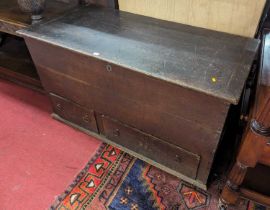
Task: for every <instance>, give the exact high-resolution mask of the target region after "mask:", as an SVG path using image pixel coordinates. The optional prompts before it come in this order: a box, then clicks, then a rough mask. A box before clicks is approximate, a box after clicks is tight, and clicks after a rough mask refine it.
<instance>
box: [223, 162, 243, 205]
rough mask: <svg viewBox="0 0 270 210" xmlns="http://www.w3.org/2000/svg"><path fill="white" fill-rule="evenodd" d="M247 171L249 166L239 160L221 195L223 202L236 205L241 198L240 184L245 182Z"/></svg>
mask: <svg viewBox="0 0 270 210" xmlns="http://www.w3.org/2000/svg"><path fill="white" fill-rule="evenodd" d="M246 172H247V166H245V165H243V164H241V163H240V162H237V163H236V164H235V165H234V166H233V168H232V170H231V172H230V174H229V178H228V180H227V182H226V185H225V187H224V189H223V191H222V194H221V197H220V202H221V204H224V206H227V205H235V204H236V203H237V201H238V198H239V186H240V185H241V184H242V183H243V180H244V178H245V175H246Z"/></svg>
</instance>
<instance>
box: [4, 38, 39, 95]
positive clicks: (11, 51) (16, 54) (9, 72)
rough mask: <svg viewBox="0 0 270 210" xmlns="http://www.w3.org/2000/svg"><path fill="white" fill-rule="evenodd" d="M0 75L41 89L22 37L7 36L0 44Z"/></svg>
mask: <svg viewBox="0 0 270 210" xmlns="http://www.w3.org/2000/svg"><path fill="white" fill-rule="evenodd" d="M0 77H1V78H4V79H7V80H10V81H12V82H16V83H19V84H21V85H24V86H27V87H30V88H33V89H35V90H38V91H43V88H42V85H41V82H40V79H39V76H38V73H37V71H36V68H35V66H34V64H33V61H32V59H31V56H30V53H29V52H28V50H27V47H26V45H25V43H24V40H23V39H22V38H17V37H13V36H7V37H6V38H4V41H3V43H2V45H1V46H0Z"/></svg>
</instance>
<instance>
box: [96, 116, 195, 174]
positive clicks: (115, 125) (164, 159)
mask: <svg viewBox="0 0 270 210" xmlns="http://www.w3.org/2000/svg"><path fill="white" fill-rule="evenodd" d="M99 118H100V119H99V120H98V121H99V122H100V124H101V125H100V132H101V134H102V135H104V136H105V137H106V138H108V139H110V140H111V141H113V142H115V143H117V144H119V145H121V146H123V147H126V148H127V149H129V150H132V151H134V152H136V153H139V154H141V155H143V156H145V157H147V158H149V159H151V160H153V161H155V162H157V163H159V164H162V165H164V166H166V167H168V168H170V169H172V170H175V171H177V172H178V173H179V172H180V173H182V174H184V175H186V176H188V177H190V178H192V179H196V176H197V171H198V167H199V163H200V156H199V155H196V154H193V153H191V152H188V151H186V150H184V149H182V148H180V147H178V146H175V145H172V144H170V143H167V142H165V141H163V140H161V139H158V138H156V137H153V136H151V135H148V134H145V133H143V132H141V131H139V130H137V129H134V128H131V127H129V126H127V125H124V124H122V123H120V122H119V121H117V120H114V119H111V118H109V117H107V116H104V115H102V116H100V117H99Z"/></svg>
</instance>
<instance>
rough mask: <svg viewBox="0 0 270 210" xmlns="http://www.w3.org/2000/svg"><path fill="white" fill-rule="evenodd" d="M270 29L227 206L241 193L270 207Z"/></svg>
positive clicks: (224, 196) (226, 197) (228, 186)
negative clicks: (255, 94)
mask: <svg viewBox="0 0 270 210" xmlns="http://www.w3.org/2000/svg"><path fill="white" fill-rule="evenodd" d="M269 46H270V31H269V30H266V31H265V34H264V40H263V46H262V55H261V59H262V62H261V72H260V75H259V79H258V87H257V98H256V101H255V103H254V106H253V108H252V112H251V115H250V121H249V125H248V127H247V129H246V131H245V134H244V135H243V139H242V144H241V148H240V151H239V154H238V156H237V160H236V163H235V164H234V166H233V168H232V170H231V172H230V174H229V177H228V181H227V183H226V186H225V188H224V190H223V192H222V196H221V202H222V204H223V205H224V206H226V205H230V204H236V203H237V201H238V198H239V197H240V196H243V197H247V198H249V199H252V200H255V201H257V202H259V203H262V204H264V205H268V206H270V47H269Z"/></svg>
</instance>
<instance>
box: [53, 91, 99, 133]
mask: <svg viewBox="0 0 270 210" xmlns="http://www.w3.org/2000/svg"><path fill="white" fill-rule="evenodd" d="M50 98H51V101H52V104H53V109H54V113H56V114H58V115H59V116H61V117H63V118H64V119H69V120H70V121H72V122H74V123H76V124H80V126H81V127H83V128H85V129H88V130H90V131H94V132H98V129H97V124H96V120H95V115H94V112H93V110H88V109H85V108H83V107H81V106H80V105H79V104H75V103H73V102H71V101H69V100H67V99H65V98H62V97H60V96H57V95H55V94H52V93H51V94H50Z"/></svg>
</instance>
